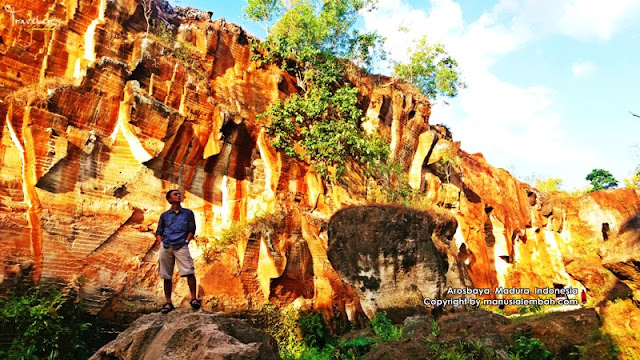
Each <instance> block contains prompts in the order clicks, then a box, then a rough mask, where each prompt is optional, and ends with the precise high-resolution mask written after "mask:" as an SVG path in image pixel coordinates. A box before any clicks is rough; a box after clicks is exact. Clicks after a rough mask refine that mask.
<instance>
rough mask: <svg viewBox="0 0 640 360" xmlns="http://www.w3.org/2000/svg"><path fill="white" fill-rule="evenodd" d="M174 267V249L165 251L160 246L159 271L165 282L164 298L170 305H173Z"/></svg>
mask: <svg viewBox="0 0 640 360" xmlns="http://www.w3.org/2000/svg"><path fill="white" fill-rule="evenodd" d="M174 265H175V257H174V254H173V249H171V248H169V249H165V248H163V247H162V245H160V251H159V254H158V270H159V271H160V277H161V278H162V279H163V280H164V281H163V282H164V298H165V300H166V302H167V303H168V304H172V301H171V292H172V290H173V283H172V277H173V276H172V275H173V267H174Z"/></svg>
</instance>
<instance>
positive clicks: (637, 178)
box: [624, 165, 640, 188]
mask: <svg viewBox="0 0 640 360" xmlns="http://www.w3.org/2000/svg"><path fill="white" fill-rule="evenodd" d="M624 183H625V186H626V187H628V188H637V187H640V165H638V166H637V167H636V168H635V170H634V174H633V175H632V176H631V178H629V179H624Z"/></svg>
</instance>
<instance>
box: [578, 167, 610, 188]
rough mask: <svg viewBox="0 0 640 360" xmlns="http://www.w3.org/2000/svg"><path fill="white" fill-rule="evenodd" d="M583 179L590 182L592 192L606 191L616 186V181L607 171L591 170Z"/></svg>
mask: <svg viewBox="0 0 640 360" xmlns="http://www.w3.org/2000/svg"><path fill="white" fill-rule="evenodd" d="M585 179H586V180H587V181H590V182H591V185H592V186H593V190H592V191H598V190H606V189H611V188H614V187H616V186H618V180H616V179H615V178H614V177H613V174H611V173H610V172H608V171H607V170H602V169H593V170H591V172H590V173H589V175H587V177H586V178H585Z"/></svg>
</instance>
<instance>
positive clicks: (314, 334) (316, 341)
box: [298, 313, 331, 348]
mask: <svg viewBox="0 0 640 360" xmlns="http://www.w3.org/2000/svg"><path fill="white" fill-rule="evenodd" d="M298 325H299V327H300V331H301V332H302V336H303V338H304V343H305V344H306V345H307V346H309V347H317V348H323V347H324V346H325V345H326V344H327V343H328V342H329V341H330V340H331V334H330V333H329V330H328V329H327V326H326V325H325V323H324V319H323V318H322V315H320V314H318V313H314V314H309V315H306V316H301V317H300V319H299V320H298Z"/></svg>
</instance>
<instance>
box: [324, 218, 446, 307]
mask: <svg viewBox="0 0 640 360" xmlns="http://www.w3.org/2000/svg"><path fill="white" fill-rule="evenodd" d="M455 229H456V221H455V219H454V218H453V217H452V216H450V215H448V214H446V213H444V212H441V213H437V212H432V213H429V212H423V211H417V210H412V209H409V208H403V207H398V206H359V207H351V208H345V209H342V210H340V211H338V212H337V213H336V214H335V215H334V216H333V217H332V219H331V221H330V222H329V229H328V236H329V247H328V258H329V261H330V262H331V265H332V266H333V267H334V268H335V269H336V271H337V272H338V274H339V275H340V277H341V279H342V280H343V281H344V282H346V283H348V284H350V285H351V286H353V287H354V289H355V290H356V293H358V295H359V297H360V303H361V306H362V309H363V310H364V312H365V314H367V316H368V317H370V318H371V317H373V316H375V313H376V312H377V311H386V312H387V313H388V314H389V316H391V317H396V318H399V317H400V316H406V315H410V314H412V313H415V312H416V311H417V312H421V311H424V309H425V308H424V305H423V301H424V299H425V298H439V297H441V296H442V295H443V290H444V288H445V286H446V285H447V279H448V278H450V276H448V274H447V272H448V270H449V263H448V256H447V244H446V243H447V242H449V241H450V239H451V237H452V236H453V234H454V232H455Z"/></svg>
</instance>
